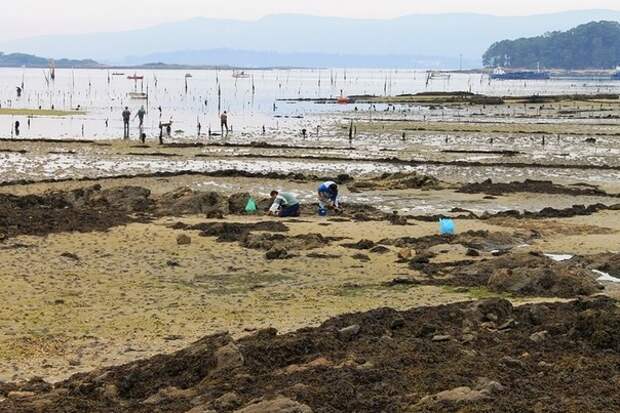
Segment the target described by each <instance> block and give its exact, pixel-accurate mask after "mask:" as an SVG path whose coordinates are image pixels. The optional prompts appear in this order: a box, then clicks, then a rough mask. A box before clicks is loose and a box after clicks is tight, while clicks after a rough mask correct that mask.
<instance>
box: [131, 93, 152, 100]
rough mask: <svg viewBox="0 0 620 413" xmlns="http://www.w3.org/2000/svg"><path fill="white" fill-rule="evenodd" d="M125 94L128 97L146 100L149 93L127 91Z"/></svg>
mask: <svg viewBox="0 0 620 413" xmlns="http://www.w3.org/2000/svg"><path fill="white" fill-rule="evenodd" d="M127 95H128V96H129V99H134V100H147V99H148V98H149V95H147V94H146V93H144V92H129V93H128V94H127Z"/></svg>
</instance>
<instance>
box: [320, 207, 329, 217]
mask: <svg viewBox="0 0 620 413" xmlns="http://www.w3.org/2000/svg"><path fill="white" fill-rule="evenodd" d="M319 216H321V217H325V216H327V209H325V208H319Z"/></svg>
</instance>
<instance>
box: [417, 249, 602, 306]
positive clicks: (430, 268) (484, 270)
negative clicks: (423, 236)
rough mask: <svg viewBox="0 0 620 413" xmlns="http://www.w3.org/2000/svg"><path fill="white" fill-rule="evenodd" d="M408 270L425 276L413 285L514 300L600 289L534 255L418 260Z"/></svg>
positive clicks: (571, 268)
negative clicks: (476, 289) (468, 289)
mask: <svg viewBox="0 0 620 413" xmlns="http://www.w3.org/2000/svg"><path fill="white" fill-rule="evenodd" d="M409 266H410V267H411V268H412V269H415V270H418V271H420V272H421V273H423V274H425V275H426V276H427V278H424V279H421V280H419V281H415V282H414V283H417V284H422V285H448V286H455V287H485V288H487V289H489V290H490V291H494V292H498V293H508V294H511V295H515V296H532V297H561V298H573V297H577V296H589V295H592V294H595V293H597V292H600V290H602V289H603V287H602V286H601V285H600V284H599V283H598V282H597V281H596V278H597V277H596V276H595V274H594V273H592V272H591V271H589V270H587V269H584V268H582V267H581V266H578V265H574V264H572V263H567V262H556V261H554V260H552V259H551V258H549V257H547V256H545V255H544V254H542V253H538V252H530V253H512V254H508V255H504V256H500V257H496V258H492V259H483V260H480V261H474V260H465V261H457V262H449V263H441V264H435V263H431V262H429V261H428V260H420V259H419V257H418V258H413V259H412V260H411V261H410V262H409Z"/></svg>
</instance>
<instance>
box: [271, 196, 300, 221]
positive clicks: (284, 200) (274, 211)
mask: <svg viewBox="0 0 620 413" xmlns="http://www.w3.org/2000/svg"><path fill="white" fill-rule="evenodd" d="M271 199H272V200H273V203H272V204H271V208H269V214H270V215H275V216H277V217H281V218H285V217H298V216H299V201H298V200H297V198H296V197H295V195H293V194H291V193H290V192H278V191H271Z"/></svg>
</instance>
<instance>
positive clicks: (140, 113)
mask: <svg viewBox="0 0 620 413" xmlns="http://www.w3.org/2000/svg"><path fill="white" fill-rule="evenodd" d="M145 115H146V110H144V105H142V106H140V109H139V110H138V113H136V116H135V117H134V119H135V118H138V122H139V124H138V136H139V137H140V142H142V143H144V141H145V140H146V134H145V133H144V116H145Z"/></svg>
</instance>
